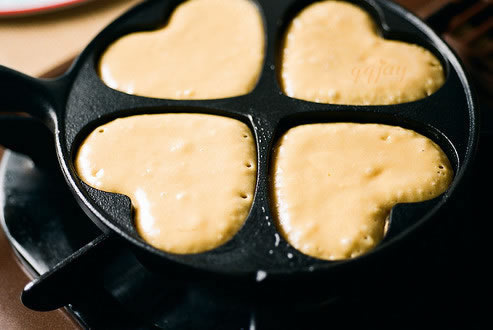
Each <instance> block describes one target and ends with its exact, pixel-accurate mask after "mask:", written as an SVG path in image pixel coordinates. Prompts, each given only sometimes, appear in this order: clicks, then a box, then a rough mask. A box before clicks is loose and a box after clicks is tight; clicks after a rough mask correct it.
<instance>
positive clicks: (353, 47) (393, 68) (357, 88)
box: [280, 1, 445, 105]
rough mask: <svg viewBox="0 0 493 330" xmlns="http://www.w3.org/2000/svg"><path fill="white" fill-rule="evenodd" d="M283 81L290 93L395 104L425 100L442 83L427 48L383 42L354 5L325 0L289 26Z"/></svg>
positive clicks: (330, 99) (325, 100)
mask: <svg viewBox="0 0 493 330" xmlns="http://www.w3.org/2000/svg"><path fill="white" fill-rule="evenodd" d="M280 78H281V85H282V88H283V90H284V93H285V94H286V95H288V96H290V97H293V98H298V99H303V100H307V101H313V102H320V103H333V104H354V105H366V104H395V103H402V102H409V101H414V100H418V99H421V98H424V97H426V96H428V95H430V94H432V93H433V92H435V91H436V90H437V89H438V88H440V86H442V85H443V83H444V80H445V78H444V73H443V69H442V66H441V64H440V61H439V60H438V59H437V58H436V57H435V56H433V55H432V54H431V53H430V52H429V51H427V50H425V49H424V48H422V47H420V46H417V45H412V44H408V43H405V42H401V41H395V40H385V39H383V38H382V37H380V36H379V35H378V33H377V29H376V26H375V23H374V22H373V20H372V18H371V17H370V15H369V14H368V13H367V12H365V11H364V10H362V9H361V8H359V7H357V6H356V5H353V4H350V3H347V2H342V1H341V2H339V1H321V2H316V3H314V4H311V5H309V6H308V7H306V8H305V9H304V10H302V11H301V12H300V13H299V14H298V15H297V16H296V17H295V18H294V20H293V21H292V22H291V24H290V25H289V27H288V29H287V32H286V37H285V41H284V48H283V50H282V67H281V77H280Z"/></svg>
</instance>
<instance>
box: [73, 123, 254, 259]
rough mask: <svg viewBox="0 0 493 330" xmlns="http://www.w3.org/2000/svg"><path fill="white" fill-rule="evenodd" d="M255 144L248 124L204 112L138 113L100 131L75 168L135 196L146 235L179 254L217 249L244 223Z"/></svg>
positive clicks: (96, 182) (94, 182)
mask: <svg viewBox="0 0 493 330" xmlns="http://www.w3.org/2000/svg"><path fill="white" fill-rule="evenodd" d="M256 159H257V157H256V148H255V143H254V139H253V136H252V133H251V131H250V129H249V128H248V127H247V126H246V125H245V124H244V123H242V122H240V121H238V120H236V119H232V118H228V117H221V116H213V115H205V114H160V115H137V116H132V117H126V118H120V119H116V120H114V121H112V122H110V123H108V124H105V125H103V126H100V127H98V128H97V129H96V130H94V131H93V132H92V133H91V134H90V135H89V136H88V137H87V138H86V140H85V141H84V142H83V144H82V145H81V147H80V149H79V151H78V154H77V157H76V160H75V166H76V169H77V172H78V174H79V176H80V177H81V179H82V180H84V182H86V183H87V184H89V185H90V186H92V187H94V188H96V189H100V190H103V191H108V192H114V193H120V194H124V195H127V196H129V197H130V199H131V200H132V205H133V207H134V209H135V224H136V227H137V231H138V232H139V234H140V235H141V236H142V237H143V238H144V239H145V240H146V241H147V242H148V243H149V244H151V245H153V246H155V247H156V248H158V249H162V250H164V251H167V252H173V253H197V252H202V251H207V250H211V249H213V248H215V247H217V246H219V245H221V244H222V243H224V242H226V241H227V240H229V239H230V238H231V237H232V236H233V235H234V234H235V233H236V232H237V231H238V230H239V229H240V227H241V226H242V225H243V223H244V221H245V219H246V217H247V216H248V213H249V211H250V207H251V204H252V201H253V194H254V189H255V182H256V168H257V166H256Z"/></svg>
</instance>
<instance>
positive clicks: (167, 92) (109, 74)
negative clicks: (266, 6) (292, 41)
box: [99, 0, 264, 99]
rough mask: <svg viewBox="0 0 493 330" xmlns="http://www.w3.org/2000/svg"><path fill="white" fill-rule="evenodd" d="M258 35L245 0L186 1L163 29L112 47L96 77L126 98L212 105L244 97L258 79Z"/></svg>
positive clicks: (254, 12)
mask: <svg viewBox="0 0 493 330" xmlns="http://www.w3.org/2000/svg"><path fill="white" fill-rule="evenodd" d="M263 57H264V30H263V22H262V18H261V16H260V13H259V10H258V8H257V7H256V5H254V4H253V2H251V1H249V0H188V1H185V2H184V3H182V4H180V5H179V6H178V7H177V8H176V9H175V11H174V12H173V14H172V15H171V17H170V19H169V22H168V24H167V25H166V26H164V27H163V28H161V29H159V30H156V31H151V32H137V33H132V34H130V35H127V36H124V37H122V38H121V39H119V40H117V41H116V42H114V43H113V44H112V45H110V47H109V48H108V49H107V50H106V52H105V53H104V54H103V56H102V58H101V61H100V68H99V70H100V76H101V78H102V80H103V81H104V82H105V83H106V84H107V85H108V86H109V87H111V88H114V89H117V90H120V91H122V92H125V93H129V94H136V95H140V96H148V97H156V98H169V99H213V98H225V97H232V96H238V95H243V94H247V93H248V92H250V91H251V90H252V89H253V88H254V87H255V84H256V82H257V80H258V77H259V75H260V70H261V67H262V63H263Z"/></svg>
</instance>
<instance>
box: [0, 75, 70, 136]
mask: <svg viewBox="0 0 493 330" xmlns="http://www.w3.org/2000/svg"><path fill="white" fill-rule="evenodd" d="M63 80H64V79H63V77H62V78H57V79H36V78H33V77H30V76H28V75H25V74H23V73H21V72H18V71H15V70H12V69H9V68H7V67H4V66H1V65H0V112H25V113H28V114H29V115H31V116H33V117H36V118H38V119H40V120H41V121H42V122H43V123H44V124H46V125H47V126H48V128H50V129H51V130H52V131H53V130H54V127H55V122H56V115H55V113H56V112H55V109H56V108H57V102H58V100H57V97H56V96H57V95H60V94H63V91H62V93H60V91H59V88H60V87H62V85H64V82H63Z"/></svg>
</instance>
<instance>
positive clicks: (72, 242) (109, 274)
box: [0, 136, 493, 329]
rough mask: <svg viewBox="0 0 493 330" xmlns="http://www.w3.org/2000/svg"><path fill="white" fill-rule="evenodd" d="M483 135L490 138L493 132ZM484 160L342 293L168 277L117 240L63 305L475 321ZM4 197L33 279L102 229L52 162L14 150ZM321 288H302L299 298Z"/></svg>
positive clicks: (231, 321) (102, 310)
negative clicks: (267, 293)
mask: <svg viewBox="0 0 493 330" xmlns="http://www.w3.org/2000/svg"><path fill="white" fill-rule="evenodd" d="M482 141H483V145H485V144H488V145H489V144H490V143H491V136H485V137H484V138H483V140H482ZM485 164H486V162H484V161H483V159H482V157H481V153H480V159H479V160H478V161H477V166H478V168H477V169H476V170H475V171H474V173H475V174H477V176H478V177H476V176H475V177H474V178H473V180H476V181H471V185H472V187H475V189H474V188H471V189H470V190H469V191H471V193H470V194H469V195H468V198H467V199H461V200H460V201H458V202H457V210H456V213H455V214H456V215H457V217H455V219H451V218H450V219H443V221H441V222H440V223H441V224H440V225H439V226H438V228H437V230H435V231H434V232H433V233H432V234H430V236H429V238H430V239H426V240H423V241H420V242H416V244H414V246H415V247H419V248H417V249H416V250H415V251H412V252H411V253H406V254H405V255H403V257H404V258H403V263H402V265H400V264H399V265H398V264H396V265H393V266H395V273H392V274H389V273H385V274H381V275H382V276H381V277H380V278H366V277H365V275H366V274H358V276H357V278H359V280H358V282H359V285H356V284H357V283H355V289H348V288H344V292H345V295H343V296H327V297H324V299H321V300H320V299H317V300H316V301H314V302H313V303H300V304H298V305H294V304H292V303H288V304H286V303H284V302H283V301H276V299H274V300H273V301H274V303H272V304H271V305H266V303H265V302H264V301H263V300H262V298H258V299H255V297H253V299H248V300H246V299H243V298H242V296H239V295H238V294H237V292H235V291H233V290H230V289H225V288H222V287H221V283H214V284H212V286H211V285H207V284H204V283H193V282H184V281H170V280H167V279H164V278H162V277H160V276H158V275H156V274H153V273H151V272H150V271H149V270H147V269H146V268H145V267H143V266H142V265H141V264H140V263H139V262H138V260H137V259H136V258H135V257H134V254H133V253H131V251H129V248H128V247H127V246H126V245H125V243H123V242H116V243H114V244H113V245H114V246H112V247H110V251H107V254H108V256H105V258H101V259H102V261H104V262H101V264H100V266H99V267H98V269H90V270H87V269H86V270H85V273H87V274H90V275H91V281H90V285H88V286H83V287H80V288H78V290H77V287H78V286H79V285H81V284H79V283H71V284H69V285H68V287H67V290H72V291H71V297H72V299H71V301H70V302H69V304H68V305H67V306H66V308H67V310H68V311H69V313H71V314H72V315H73V316H74V317H75V318H76V319H77V320H78V321H79V322H80V324H81V325H82V326H83V327H85V328H91V329H99V328H101V329H108V328H118V329H123V328H125V329H128V328H131V329H159V328H162V329H198V328H200V329H301V328H310V329H319V328H322V329H323V328H326V327H327V326H328V325H335V324H343V325H345V326H347V327H351V326H353V325H365V326H367V327H368V326H369V327H370V328H371V327H372V326H379V327H382V326H385V324H394V325H395V324H400V325H401V324H403V327H404V328H406V327H407V326H408V325H409V327H410V328H412V327H413V326H419V325H421V324H424V322H426V323H427V324H428V325H429V324H430V323H431V324H433V323H436V324H437V325H440V326H441V327H456V326H458V325H464V327H467V328H477V327H475V325H477V326H479V325H480V324H481V322H480V321H481V319H480V316H481V315H484V314H481V313H480V310H479V308H480V306H481V304H480V303H479V301H481V300H480V299H479V298H480V297H481V296H482V295H485V294H486V293H483V292H484V291H483V289H484V283H487V282H486V281H484V282H483V281H482V278H480V276H481V274H486V273H485V271H484V270H483V269H482V268H483V265H484V262H483V260H486V259H482V258H483V257H484V256H483V253H485V252H486V251H487V246H486V242H488V240H487V239H486V237H485V236H486V233H485V230H484V227H483V223H482V222H481V220H482V219H484V217H483V216H482V206H485V205H487V195H486V194H482V193H481V192H482V190H480V189H478V186H475V185H477V184H481V185H483V186H485V187H490V186H491V184H493V180H492V176H491V175H489V176H488V175H486V174H488V171H486V168H485V167H486V165H485ZM479 179H480V180H479ZM0 202H1V205H2V207H1V211H0V220H1V222H2V226H3V228H4V230H5V232H6V234H7V236H8V239H9V240H10V242H11V244H12V246H13V247H14V248H15V251H16V252H17V254H18V255H19V257H20V258H21V260H22V261H23V263H24V264H25V265H26V267H27V268H28V269H30V271H31V273H32V274H33V276H34V277H37V276H39V275H41V274H43V273H45V272H47V271H48V270H50V269H52V268H53V267H55V265H56V264H57V263H58V262H60V261H62V260H64V259H65V258H67V257H69V256H70V255H71V254H72V253H74V252H76V251H77V250H78V249H80V248H81V247H83V246H84V245H85V244H87V243H89V242H91V241H92V240H94V239H95V238H96V237H98V236H99V235H100V234H101V232H100V230H99V229H98V228H97V227H96V226H95V225H93V224H92V222H91V221H90V220H89V219H88V218H87V217H86V216H85V215H84V214H83V212H82V211H81V210H80V208H79V207H78V205H77V204H76V202H75V200H74V199H73V198H72V195H71V193H70V192H69V190H68V188H66V185H65V184H64V183H63V180H62V178H60V177H59V174H58V173H57V172H56V170H49V169H46V168H45V169H40V168H39V167H37V166H35V164H34V163H33V161H31V159H30V158H28V157H26V156H23V155H21V154H17V153H14V152H11V151H7V152H6V153H5V155H4V158H3V160H2V163H1V166H0ZM481 233H483V234H481ZM486 278H487V277H485V278H484V279H486ZM62 284H63V283H62ZM62 284H61V285H62ZM299 285H301V286H303V283H299ZM334 285H335V286H336V287H337V283H334ZM74 288H75V289H74ZM286 290H289V287H286ZM315 294H316V293H314V292H306V295H305V296H304V297H299V298H300V301H301V300H303V301H306V298H307V297H313V296H315ZM250 298H251V297H250ZM478 299H479V300H478ZM396 322H398V323H396ZM400 325H399V327H400V328H403V327H401V326H400Z"/></svg>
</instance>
